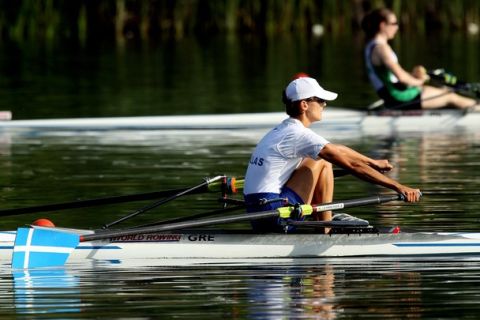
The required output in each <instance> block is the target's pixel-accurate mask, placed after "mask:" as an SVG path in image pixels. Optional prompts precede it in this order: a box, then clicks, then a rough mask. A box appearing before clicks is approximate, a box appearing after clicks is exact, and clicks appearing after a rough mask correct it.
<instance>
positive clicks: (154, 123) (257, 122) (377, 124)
mask: <svg viewBox="0 0 480 320" xmlns="http://www.w3.org/2000/svg"><path fill="white" fill-rule="evenodd" d="M286 117H287V115H286V114H285V113H283V112H268V113H241V114H215V115H213V114H212V115H190V116H188V115H186V116H149V117H114V118H78V119H45V120H12V121H0V129H3V130H151V129H153V130H238V129H250V130H251V129H268V128H271V127H273V126H275V125H276V124H278V123H280V122H281V121H282V120H283V119H285V118H286ZM479 121H480V112H477V113H468V114H466V115H465V114H464V113H463V111H461V110H431V111H423V112H422V111H409V112H406V113H404V114H400V113H398V112H391V113H389V114H384V115H377V114H368V113H366V112H364V111H357V110H350V109H342V108H334V107H329V108H327V109H326V110H325V112H324V116H323V120H322V121H321V122H318V123H315V124H314V125H313V126H312V128H313V129H319V130H335V131H339V130H342V131H343V130H354V131H362V132H365V133H378V132H385V131H435V130H445V129H446V128H462V129H468V130H477V129H479V128H480V126H478V123H479Z"/></svg>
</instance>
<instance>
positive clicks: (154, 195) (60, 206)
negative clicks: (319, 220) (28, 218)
mask: <svg viewBox="0 0 480 320" xmlns="http://www.w3.org/2000/svg"><path fill="white" fill-rule="evenodd" d="M229 187H230V188H232V187H235V188H237V189H242V188H243V180H242V179H237V180H235V185H234V186H229ZM217 189H218V191H222V187H221V186H220V187H218V186H216V185H215V184H213V185H204V186H203V187H202V188H197V189H194V190H191V188H190V187H189V188H179V189H172V190H165V191H155V192H147V193H138V194H131V195H123V196H113V197H105V198H97V199H88V200H78V201H70V202H62V203H54V204H46V205H38V206H32V207H24V208H10V209H0V216H15V215H21V214H28V213H40V212H51V211H57V210H67V209H79V208H87V207H94V206H102V205H109V204H118V203H126V202H134V201H145V200H155V199H160V198H165V197H171V196H174V195H176V194H179V193H182V192H186V191H188V190H190V191H188V192H187V193H188V194H197V193H203V192H208V191H217ZM227 191H228V190H227ZM187 193H184V194H187Z"/></svg>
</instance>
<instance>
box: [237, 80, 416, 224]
mask: <svg viewBox="0 0 480 320" xmlns="http://www.w3.org/2000/svg"><path fill="white" fill-rule="evenodd" d="M336 97H337V94H336V93H334V92H331V91H327V90H324V89H323V88H322V87H321V86H320V85H319V84H318V82H317V81H316V80H315V79H313V78H309V77H302V78H298V79H296V80H293V81H292V82H290V84H289V85H288V86H287V87H286V89H285V90H284V92H283V102H284V103H285V107H286V112H287V114H288V115H289V116H290V117H289V118H287V119H285V120H284V121H283V122H282V123H280V124H279V125H277V126H276V127H275V128H273V129H272V130H271V131H270V132H269V133H267V134H266V135H265V136H264V137H263V138H262V140H261V141H260V142H259V143H258V145H257V146H256V148H255V150H254V152H253V154H252V156H251V158H250V162H249V164H248V168H247V173H246V175H245V185H244V197H245V202H246V204H247V211H248V212H258V211H267V210H273V209H276V208H278V207H281V206H282V205H284V202H283V201H282V199H285V198H287V199H288V202H289V203H290V204H312V203H313V204H320V203H327V202H331V201H332V199H333V187H334V182H333V170H332V164H334V165H337V166H339V167H342V168H344V169H346V170H347V171H349V172H350V173H352V174H353V175H355V176H357V177H358V178H360V179H363V180H365V181H368V182H371V183H375V184H378V185H381V186H384V187H387V188H390V189H392V190H394V191H395V192H397V193H400V194H403V195H404V196H405V200H406V201H408V202H415V201H418V200H419V198H420V190H419V189H413V188H409V187H407V186H404V185H402V184H400V183H399V182H397V181H395V180H393V179H390V178H389V177H387V176H385V175H383V174H382V173H383V172H387V171H390V170H391V169H392V168H393V166H392V165H391V164H390V163H389V162H388V160H374V159H371V158H369V157H367V156H364V155H362V154H360V153H358V152H356V151H354V150H352V149H350V148H348V147H346V146H343V145H339V144H333V143H330V142H329V141H327V140H326V139H325V138H323V137H321V136H319V135H317V134H316V133H314V132H313V131H312V130H311V129H309V127H310V125H311V124H312V123H314V122H316V121H320V120H321V119H322V112H323V109H324V108H325V106H326V101H330V100H334V99H336ZM314 218H315V219H316V220H324V221H328V220H331V219H332V214H331V212H323V213H321V214H319V215H317V216H314ZM252 225H253V227H254V229H256V230H258V231H262V232H267V231H277V232H278V231H282V230H283V228H282V226H281V221H279V220H278V219H263V220H257V221H253V222H252Z"/></svg>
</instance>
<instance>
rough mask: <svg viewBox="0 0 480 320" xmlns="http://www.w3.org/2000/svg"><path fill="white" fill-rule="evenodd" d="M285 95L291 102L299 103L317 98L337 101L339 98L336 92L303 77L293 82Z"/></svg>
mask: <svg viewBox="0 0 480 320" xmlns="http://www.w3.org/2000/svg"><path fill="white" fill-rule="evenodd" d="M285 94H286V96H287V98H288V100H290V101H292V102H293V101H298V100H303V99H308V98H311V97H317V98H320V99H323V100H327V101H331V100H335V99H336V98H337V96H338V94H336V93H335V92H331V91H327V90H325V89H323V88H322V87H321V86H320V85H319V84H318V82H317V80H315V79H313V78H308V77H302V78H298V79H295V80H293V81H292V82H290V84H289V85H288V86H287V88H286V89H285Z"/></svg>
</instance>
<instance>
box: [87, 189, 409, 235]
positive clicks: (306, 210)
mask: <svg viewBox="0 0 480 320" xmlns="http://www.w3.org/2000/svg"><path fill="white" fill-rule="evenodd" d="M396 200H403V196H402V195H398V194H395V195H378V196H372V197H366V198H359V199H353V200H345V201H339V202H331V203H325V204H320V205H309V204H304V205H300V206H299V207H298V208H297V207H295V206H288V207H281V208H278V209H276V210H270V211H262V212H254V213H242V214H237V215H231V216H226V217H216V218H207V219H198V220H192V221H184V222H175V223H170V224H163V225H156V226H150V227H144V228H132V229H125V230H111V231H98V232H96V233H93V234H87V235H82V236H80V242H84V241H92V240H101V239H109V238H115V237H122V236H128V235H133V234H140V233H154V232H165V231H172V230H181V229H189V228H197V227H204V226H213V225H219V224H228V223H237V222H244V221H251V220H258V219H264V218H272V217H280V218H285V219H287V218H290V216H291V215H292V213H294V211H295V210H299V211H300V212H301V214H302V215H311V214H312V213H316V212H323V211H330V210H339V209H345V208H351V207H358V206H365V205H371V204H379V203H385V202H389V201H396Z"/></svg>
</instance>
